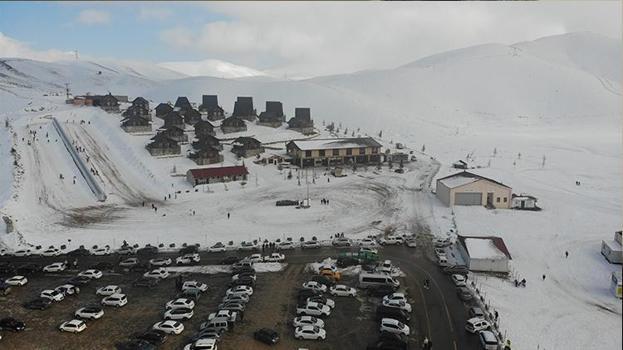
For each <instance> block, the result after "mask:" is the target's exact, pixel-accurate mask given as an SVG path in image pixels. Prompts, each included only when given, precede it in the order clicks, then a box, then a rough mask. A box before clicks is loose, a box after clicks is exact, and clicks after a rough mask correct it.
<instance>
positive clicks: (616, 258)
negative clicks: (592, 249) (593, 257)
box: [601, 231, 623, 264]
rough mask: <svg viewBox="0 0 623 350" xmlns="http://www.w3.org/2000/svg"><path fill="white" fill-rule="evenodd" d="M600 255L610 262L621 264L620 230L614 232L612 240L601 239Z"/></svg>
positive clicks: (622, 251)
mask: <svg viewBox="0 0 623 350" xmlns="http://www.w3.org/2000/svg"><path fill="white" fill-rule="evenodd" d="M601 255H603V256H604V257H605V258H606V260H608V262H610V263H611V264H621V263H622V260H623V259H622V255H623V250H622V249H621V231H617V232H615V233H614V240H612V241H601Z"/></svg>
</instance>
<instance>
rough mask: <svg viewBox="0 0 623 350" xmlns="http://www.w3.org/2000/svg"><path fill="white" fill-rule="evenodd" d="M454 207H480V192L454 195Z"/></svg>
mask: <svg viewBox="0 0 623 350" xmlns="http://www.w3.org/2000/svg"><path fill="white" fill-rule="evenodd" d="M454 205H482V193H481V192H462V193H456V194H455V195H454Z"/></svg>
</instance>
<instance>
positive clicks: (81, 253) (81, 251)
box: [67, 247, 91, 257]
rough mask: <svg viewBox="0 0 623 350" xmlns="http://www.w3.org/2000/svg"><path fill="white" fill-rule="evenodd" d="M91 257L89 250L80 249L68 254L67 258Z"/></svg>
mask: <svg viewBox="0 0 623 350" xmlns="http://www.w3.org/2000/svg"><path fill="white" fill-rule="evenodd" d="M89 255H91V252H90V251H89V250H88V249H85V248H84V247H80V248H78V249H74V250H72V251H69V252H67V256H72V257H75V256H89Z"/></svg>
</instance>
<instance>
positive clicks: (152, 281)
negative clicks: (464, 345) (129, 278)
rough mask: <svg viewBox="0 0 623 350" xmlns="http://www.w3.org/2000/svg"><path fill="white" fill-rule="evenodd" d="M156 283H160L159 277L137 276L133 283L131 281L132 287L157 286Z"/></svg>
mask: <svg viewBox="0 0 623 350" xmlns="http://www.w3.org/2000/svg"><path fill="white" fill-rule="evenodd" d="M158 283H160V279H159V278H148V277H142V278H139V279H137V280H136V281H134V283H132V285H133V286H134V287H147V288H152V287H155V286H157V285H158Z"/></svg>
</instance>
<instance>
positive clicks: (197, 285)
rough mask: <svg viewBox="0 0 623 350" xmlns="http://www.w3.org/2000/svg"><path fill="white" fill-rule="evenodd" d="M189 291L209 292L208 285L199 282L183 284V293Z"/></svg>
mask: <svg viewBox="0 0 623 350" xmlns="http://www.w3.org/2000/svg"><path fill="white" fill-rule="evenodd" d="M187 289H199V290H200V291H201V292H205V291H207V290H208V285H207V284H205V283H201V282H197V281H185V282H184V284H182V291H185V290H187Z"/></svg>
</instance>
